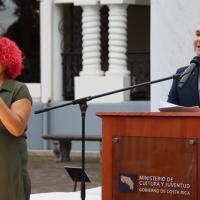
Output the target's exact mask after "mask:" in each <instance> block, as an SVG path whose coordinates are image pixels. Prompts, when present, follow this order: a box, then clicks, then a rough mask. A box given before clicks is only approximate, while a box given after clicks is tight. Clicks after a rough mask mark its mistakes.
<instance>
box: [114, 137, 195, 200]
mask: <svg viewBox="0 0 200 200" xmlns="http://www.w3.org/2000/svg"><path fill="white" fill-rule="evenodd" d="M112 148H113V157H112V159H113V160H112V162H113V165H114V167H113V174H112V176H113V179H112V180H113V182H112V192H113V194H112V197H113V198H112V199H113V200H122V199H123V200H132V199H134V200H149V199H152V200H158V199H164V200H177V199H181V200H194V199H197V192H196V191H197V139H194V138H187V139H185V138H163V137H162V138H159V137H155V138H154V137H134V136H130V137H113V147H112Z"/></svg>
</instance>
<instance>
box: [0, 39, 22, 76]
mask: <svg viewBox="0 0 200 200" xmlns="http://www.w3.org/2000/svg"><path fill="white" fill-rule="evenodd" d="M0 63H1V65H2V66H3V67H4V69H5V73H6V75H7V76H8V77H9V78H12V79H15V78H16V77H17V76H19V75H20V74H21V71H22V69H23V68H24V65H23V56H22V51H21V50H20V49H19V47H18V46H17V44H16V43H15V42H14V41H12V40H10V39H9V38H7V37H0Z"/></svg>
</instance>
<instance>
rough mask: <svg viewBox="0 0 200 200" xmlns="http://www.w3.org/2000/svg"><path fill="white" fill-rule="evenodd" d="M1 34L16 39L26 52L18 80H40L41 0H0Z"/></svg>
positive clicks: (35, 81)
mask: <svg viewBox="0 0 200 200" xmlns="http://www.w3.org/2000/svg"><path fill="white" fill-rule="evenodd" d="M0 31H1V32H0V34H1V35H4V36H7V37H9V38H10V39H12V40H14V41H15V42H16V43H17V44H18V46H19V47H20V49H21V50H22V52H23V54H24V66H25V67H24V70H23V72H22V74H21V75H20V76H19V77H18V80H21V81H24V82H31V83H39V82H40V34H39V1H36V0H4V1H3V0H0Z"/></svg>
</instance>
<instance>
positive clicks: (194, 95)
mask: <svg viewBox="0 0 200 200" xmlns="http://www.w3.org/2000/svg"><path fill="white" fill-rule="evenodd" d="M193 46H194V52H195V54H196V56H198V57H200V25H198V26H197V28H196V31H195V37H194V42H193ZM187 67H188V66H186V67H181V68H179V69H178V70H177V73H183V72H184V71H185V69H186V68H187ZM179 80H180V79H174V80H173V83H172V87H171V89H170V91H169V95H168V100H167V101H168V102H170V103H173V104H177V105H181V106H200V75H199V67H196V68H195V69H194V72H193V73H192V75H191V76H190V77H189V79H188V80H187V82H186V83H185V84H184V86H183V87H178V83H179Z"/></svg>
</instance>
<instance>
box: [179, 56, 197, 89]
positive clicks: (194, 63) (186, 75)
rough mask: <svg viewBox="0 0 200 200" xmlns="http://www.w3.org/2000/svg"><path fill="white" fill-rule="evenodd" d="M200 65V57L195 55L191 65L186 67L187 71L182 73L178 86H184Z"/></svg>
mask: <svg viewBox="0 0 200 200" xmlns="http://www.w3.org/2000/svg"><path fill="white" fill-rule="evenodd" d="M199 66H200V57H198V56H195V57H194V58H193V59H192V60H191V61H190V65H189V66H188V67H187V68H186V69H185V71H184V72H183V73H182V74H181V76H180V80H179V83H178V87H179V88H182V87H183V86H184V85H185V83H186V82H187V81H188V79H189V77H190V76H191V75H192V73H193V71H194V70H195V68H196V67H199Z"/></svg>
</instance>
